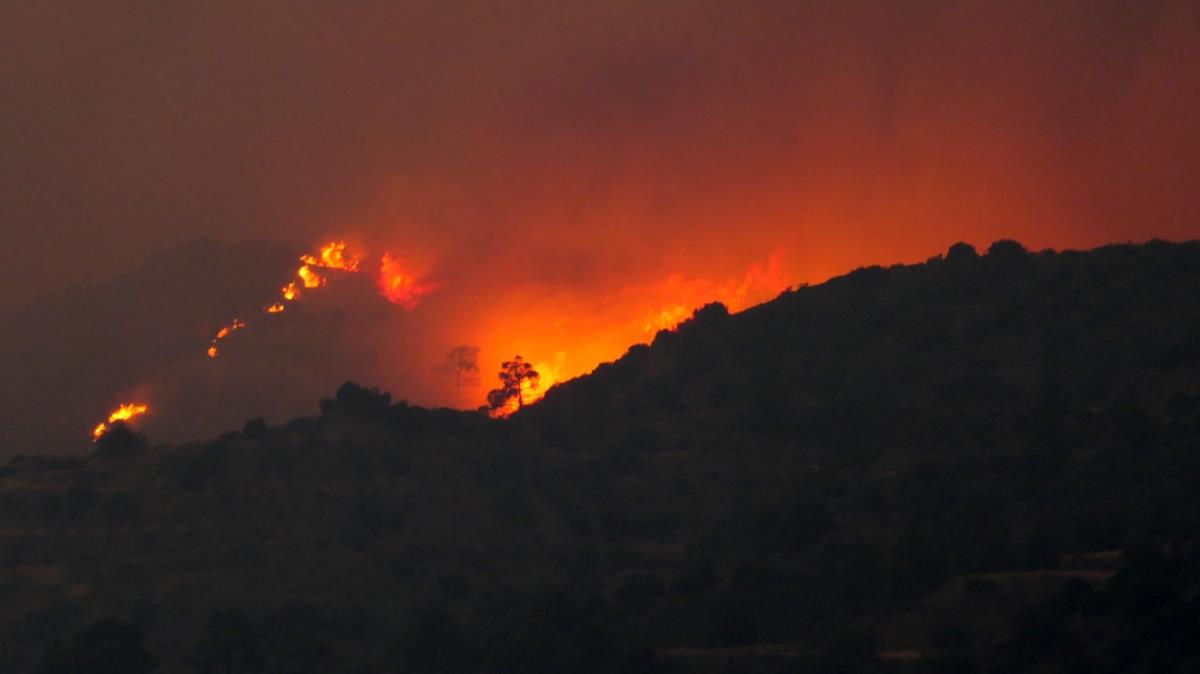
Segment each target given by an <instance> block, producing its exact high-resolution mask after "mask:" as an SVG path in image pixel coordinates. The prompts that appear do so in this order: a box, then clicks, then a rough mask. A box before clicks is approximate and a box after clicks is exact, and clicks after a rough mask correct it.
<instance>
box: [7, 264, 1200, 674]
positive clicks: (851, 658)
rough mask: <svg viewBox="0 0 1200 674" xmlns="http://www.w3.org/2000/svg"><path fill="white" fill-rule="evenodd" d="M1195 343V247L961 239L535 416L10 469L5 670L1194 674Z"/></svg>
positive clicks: (683, 336) (377, 399)
mask: <svg viewBox="0 0 1200 674" xmlns="http://www.w3.org/2000/svg"><path fill="white" fill-rule="evenodd" d="M1198 344H1200V244H1196V243H1185V244H1170V243H1163V242H1151V243H1148V244H1145V245H1123V246H1110V247H1106V248H1101V249H1098V250H1095V251H1090V252H1062V253H1054V252H1043V253H1030V252H1027V251H1025V250H1024V249H1023V248H1021V247H1020V245H1018V244H1016V243H1013V242H998V243H996V244H994V245H993V246H992V247H991V248H990V249H989V250H988V251H987V252H986V253H985V254H977V253H976V252H975V251H974V250H973V249H971V248H970V247H969V246H965V245H957V246H955V247H953V248H951V249H950V251H949V252H948V253H947V255H945V256H941V257H938V258H935V259H932V260H930V261H929V262H927V263H926V264H923V265H915V266H900V267H892V268H880V267H873V268H867V269H860V270H857V271H855V272H853V273H850V274H848V275H846V276H843V277H840V278H837V279H834V280H832V281H830V282H828V283H825V284H822V285H820V286H816V287H803V288H800V289H797V290H794V291H790V292H787V293H784V294H783V295H781V296H780V297H779V298H778V299H776V300H774V301H772V302H769V303H766V304H764V305H761V306H759V307H755V308H753V309H750V310H748V311H745V312H742V313H740V314H736V315H729V314H728V313H727V312H726V311H725V310H724V308H723V307H721V306H720V305H710V306H708V307H705V308H703V309H702V310H699V311H697V312H696V314H695V315H694V317H693V318H692V319H691V320H690V321H688V322H687V323H685V324H684V325H682V326H680V327H679V328H678V329H677V330H675V331H672V332H663V333H660V334H659V335H658V336H657V337H656V338H655V340H654V342H653V343H652V344H650V345H639V346H635V347H633V348H632V349H630V351H629V353H628V354H626V355H625V356H624V357H623V358H621V359H620V360H618V361H616V362H614V363H611V364H606V365H603V366H601V367H600V368H598V369H597V370H596V371H595V372H594V373H592V374H591V375H589V376H586V377H582V378H579V379H577V380H573V381H571V382H567V383H565V384H563V385H561V386H559V387H556V388H555V389H553V390H552V391H551V392H550V393H549V394H548V395H547V396H546V398H545V399H544V400H543V401H542V402H540V403H538V404H536V405H533V406H530V407H529V408H527V409H526V410H524V411H523V412H521V413H520V414H518V415H516V416H514V417H512V418H510V419H508V420H503V421H496V420H491V419H488V418H487V417H486V416H483V415H480V414H476V413H468V412H455V411H450V410H428V409H422V408H418V407H412V406H409V405H407V404H406V403H404V402H403V401H399V402H396V401H393V400H392V399H391V398H390V396H388V395H387V394H386V393H381V392H379V391H378V390H374V389H369V388H363V387H360V386H357V385H354V384H349V383H348V384H346V385H344V386H342V387H341V388H340V389H338V390H337V392H336V394H335V395H334V397H332V398H330V399H328V400H325V401H322V402H321V404H320V410H321V414H320V416H316V417H311V418H299V419H294V420H292V421H290V422H288V423H287V424H284V425H282V426H270V425H267V424H265V423H264V422H263V421H262V420H261V419H253V420H250V421H248V422H247V423H246V425H245V427H244V428H243V429H242V430H241V431H231V432H229V433H226V434H225V435H224V436H222V437H221V438H220V439H217V440H212V441H209V442H201V443H192V444H187V445H181V446H175V447H151V446H149V444H148V443H146V442H145V441H144V439H142V438H140V437H139V436H138V435H137V434H129V435H124V436H122V437H121V438H119V440H120V441H119V442H117V441H114V442H113V443H110V444H111V445H112V447H113V448H112V449H111V450H108V451H105V452H97V453H96V454H94V455H92V456H90V457H87V458H69V459H62V458H58V459H52V458H18V459H15V460H14V461H12V462H11V463H9V465H8V466H7V467H5V468H4V469H3V470H2V471H0V505H2V508H3V509H2V510H0V513H2V517H3V520H2V521H0V628H2V629H0V670H4V671H14V672H22V671H39V668H41V669H40V671H44V672H57V671H66V670H64V669H63V668H64V667H66V668H72V667H73V668H75V669H71V670H70V671H87V670H90V671H151V668H153V667H156V669H153V671H157V672H181V673H182V672H331V671H333V672H364V673H365V672H380V673H383V672H393V671H418V672H1030V671H1037V672H1128V671H1155V672H1160V671H1161V672H1172V671H1174V672H1185V671H1194V670H1195V668H1196V666H1197V665H1198V664H1200V645H1198V644H1200V641H1197V639H1196V638H1195V636H1196V634H1197V631H1196V630H1197V628H1200V599H1198V597H1200V548H1198V546H1197V543H1198V542H1200V538H1198V535H1197V533H1196V532H1197V531H1200V501H1198V500H1197V496H1196V495H1197V494H1200V472H1198V470H1197V469H1198V468H1200V465H1198V464H1200V452H1198V450H1200V447H1198V442H1197V440H1198V438H1200V347H1198V346H1197V345H1198ZM112 662H118V663H119V665H121V664H123V666H124V667H125V668H124V669H112V664H111V663H112ZM64 663H65V664H64ZM101 665H103V666H109V667H110V669H109V670H103V669H101V668H100V667H101Z"/></svg>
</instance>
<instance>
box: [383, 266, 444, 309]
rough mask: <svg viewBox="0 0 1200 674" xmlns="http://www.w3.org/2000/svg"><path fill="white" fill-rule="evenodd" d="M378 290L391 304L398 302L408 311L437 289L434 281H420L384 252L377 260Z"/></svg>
mask: <svg viewBox="0 0 1200 674" xmlns="http://www.w3.org/2000/svg"><path fill="white" fill-rule="evenodd" d="M377 284H378V285H379V291H380V292H381V293H383V296H384V297H386V298H387V299H388V301H389V302H391V303H392V304H398V305H400V306H402V307H404V308H405V309H408V310H409V311H412V310H413V309H416V308H417V305H419V304H420V303H421V300H422V299H423V298H424V297H425V296H426V295H428V294H429V293H432V292H433V291H434V290H437V287H438V286H437V284H436V283H420V282H418V281H417V279H416V277H414V276H411V275H410V274H408V273H407V272H405V271H404V269H403V268H402V267H401V261H400V260H399V259H397V258H394V257H392V255H391V253H384V254H383V258H382V259H381V260H380V261H379V277H378V279H377Z"/></svg>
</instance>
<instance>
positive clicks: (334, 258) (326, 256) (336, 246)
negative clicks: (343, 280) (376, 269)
mask: <svg viewBox="0 0 1200 674" xmlns="http://www.w3.org/2000/svg"><path fill="white" fill-rule="evenodd" d="M300 261H301V262H303V263H304V264H306V265H309V266H312V267H322V268H325V269H341V270H342V271H358V265H359V262H360V261H361V260H360V258H359V257H358V256H356V255H352V256H349V257H347V256H346V242H345V241H331V242H329V243H327V244H325V245H324V246H321V252H320V253H318V254H317V255H315V256H314V255H301V256H300ZM310 287H311V286H310Z"/></svg>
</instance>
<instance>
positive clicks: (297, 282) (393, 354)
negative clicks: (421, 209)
mask: <svg viewBox="0 0 1200 674" xmlns="http://www.w3.org/2000/svg"><path fill="white" fill-rule="evenodd" d="M783 257H784V256H783V251H782V250H776V251H775V252H773V253H772V254H771V255H769V256H768V257H767V258H765V259H764V260H762V261H760V262H755V263H752V264H751V265H750V266H749V268H748V269H747V271H746V272H745V273H744V274H740V275H737V276H732V277H729V278H725V279H711V278H705V277H695V276H689V275H686V274H683V273H668V274H666V275H664V276H662V277H660V280H658V281H652V282H649V283H629V284H626V285H622V286H619V287H612V288H607V289H603V290H602V291H601V292H595V291H589V292H582V291H564V292H558V293H554V294H546V293H527V292H526V290H525V289H524V288H522V287H520V286H519V285H514V287H513V289H512V294H511V295H509V294H502V295H501V296H500V297H496V298H494V299H493V300H491V301H489V302H487V303H485V304H480V298H479V297H477V296H476V295H475V294H474V293H473V292H472V290H473V287H472V283H471V281H470V279H463V280H461V281H455V280H454V279H453V278H450V279H449V280H446V281H442V280H434V277H433V274H432V273H431V272H429V271H423V272H418V271H415V270H418V269H426V270H428V269H431V268H432V269H434V270H436V269H438V267H437V266H432V267H430V266H421V265H413V264H410V263H409V261H408V260H406V259H404V258H401V257H399V256H397V255H394V254H393V253H392V252H390V251H385V252H383V253H382V254H379V255H378V256H377V257H375V258H374V259H375V260H377V263H374V264H372V263H369V262H368V261H367V260H368V259H369V258H370V256H369V253H368V251H367V250H366V249H365V248H360V247H353V246H351V245H349V244H347V243H346V241H345V240H342V239H334V240H330V241H328V242H326V243H324V244H322V245H320V246H317V247H315V248H314V250H313V252H310V253H306V254H303V255H299V256H298V257H297V258H296V260H297V262H298V264H297V265H296V266H295V267H294V271H293V272H292V278H291V279H288V280H286V281H285V282H284V283H283V284H282V285H281V286H278V287H279V288H280V290H279V295H278V296H277V297H276V298H275V299H274V300H272V301H270V302H269V303H267V304H258V306H259V307H260V312H259V315H258V318H251V319H249V320H247V319H243V318H240V317H238V318H233V319H232V320H230V321H229V322H227V323H225V324H223V325H221V326H220V327H219V328H217V329H216V331H215V333H212V334H213V336H212V337H211V338H210V339H209V343H208V346H207V355H208V357H209V358H210V359H218V357H219V356H226V355H228V354H230V353H241V354H242V356H241V357H240V358H239V362H238V364H236V365H231V367H233V368H235V369H232V370H229V369H226V368H225V367H220V366H217V365H214V366H213V367H218V369H217V370H215V371H213V372H211V373H204V372H202V371H198V370H194V368H193V367H191V366H186V367H184V370H183V372H182V373H180V374H174V375H163V376H160V377H158V378H157V380H158V382H159V383H158V386H157V388H158V390H160V391H169V392H171V393H169V394H162V395H163V397H164V398H165V399H164V400H162V401H161V403H162V404H159V405H158V407H159V408H160V410H161V409H164V408H170V407H178V406H186V407H190V408H196V406H199V407H200V408H204V407H207V406H209V405H211V404H212V401H213V400H215V399H219V400H221V406H222V407H223V408H225V409H227V410H228V412H227V414H228V416H229V417H232V418H234V419H236V418H237V416H235V415H238V416H240V415H244V414H245V413H248V411H243V412H239V411H238V408H237V407H236V405H235V402H234V398H230V397H229V395H230V393H231V392H230V391H228V388H229V387H241V388H244V387H245V386H246V385H247V383H248V382H245V381H242V380H243V375H242V374H241V373H247V374H248V373H249V372H261V374H258V375H254V378H255V379H256V380H258V381H260V382H264V383H263V385H267V382H271V381H279V382H281V383H282V382H283V381H285V379H281V377H289V376H291V375H287V374H286V373H287V372H288V371H295V372H297V373H298V374H299V371H296V370H295V368H296V367H298V366H299V367H302V368H304V369H307V370H312V371H313V372H314V373H324V372H326V371H328V373H329V377H328V378H326V377H325V376H324V375H321V377H320V378H319V381H321V382H323V383H324V382H328V381H329V380H330V379H336V378H340V377H344V376H347V375H348V374H349V373H350V372H358V373H360V375H362V376H371V377H374V378H376V379H378V380H380V381H383V382H385V383H387V384H388V385H389V386H390V387H392V388H395V389H397V390H403V391H405V392H406V396H408V397H411V398H413V399H415V400H416V401H418V402H421V403H424V404H443V405H448V406H452V407H458V408H465V409H475V408H478V407H480V405H481V404H482V405H484V407H485V408H486V409H487V410H488V412H489V413H490V414H491V415H492V416H495V417H503V416H508V415H509V414H512V413H514V412H516V411H517V410H519V409H520V408H521V407H523V406H525V405H529V404H532V403H536V402H537V401H539V400H540V399H541V398H542V397H543V396H544V395H545V394H546V392H547V391H548V390H549V389H550V388H551V387H553V386H554V385H555V384H557V383H560V382H562V381H565V380H566V379H570V378H572V377H575V376H578V375H581V374H585V373H586V372H589V371H591V370H592V369H593V368H594V367H595V366H596V365H598V364H600V363H602V362H605V361H609V360H612V359H614V358H616V357H618V356H619V355H621V353H623V352H624V350H625V349H626V348H627V347H628V345H629V344H632V343H637V342H644V341H648V340H649V339H650V338H652V337H653V335H654V333H655V332H657V331H659V330H670V329H673V328H674V327H675V326H676V325H677V324H678V323H679V322H680V321H682V320H684V319H686V318H687V317H688V316H690V314H691V312H692V310H693V309H695V308H696V307H698V306H701V305H703V304H705V303H707V302H711V301H720V302H723V303H725V304H726V305H727V306H729V307H730V308H731V309H732V310H735V311H736V310H739V309H742V308H745V307H747V306H750V305H751V304H754V303H757V302H759V301H763V300H766V299H769V298H770V297H773V296H774V295H776V294H778V293H779V292H780V291H782V290H783V289H785V288H786V287H787V285H788V284H787V282H786V278H787V277H786V275H785V273H784V269H783ZM356 279H360V281H356ZM335 287H337V288H340V290H335ZM503 288H504V287H503V285H497V286H495V287H493V288H492V289H490V290H492V292H495V290H496V289H501V290H503ZM368 289H370V290H369V291H368ZM369 294H373V295H375V296H377V297H378V298H382V299H384V300H386V303H380V302H375V303H374V304H371V303H370V302H369V301H368V298H367V295H369ZM430 298H438V300H437V301H436V302H434V303H432V304H431V305H430V307H429V311H425V312H422V316H421V318H420V319H416V318H404V315H405V314H408V313H410V312H412V311H413V310H415V309H417V308H418V307H419V306H421V305H422V304H423V303H425V302H427V301H429V300H430ZM299 303H313V304H311V307H312V308H311V309H310V310H309V312H308V313H305V312H299V313H296V312H295V311H293V310H292V308H293V307H295V306H297V305H298V304H299ZM371 306H375V307H376V308H370V307H371ZM387 307H391V308H399V309H400V310H401V311H399V312H396V311H390V310H387V309H385V308H387ZM312 311H317V312H318V313H316V314H314V313H312ZM327 312H333V313H327ZM320 315H328V316H329V317H330V318H333V317H334V316H335V315H336V316H340V317H342V318H340V319H337V322H334V323H328V324H325V323H323V320H324V319H321V321H322V322H321V323H313V321H314V320H318V319H317V317H318V316H320ZM346 321H349V322H346ZM267 327H270V330H268V331H267V332H266V333H263V332H262V331H263V330H265V329H266V328H267ZM247 331H251V332H254V333H255V334H256V335H259V337H258V338H257V341H256V340H255V339H252V340H250V341H246V340H245V339H244V338H239V339H234V338H235V337H236V336H237V335H240V334H242V333H245V332H247ZM399 334H403V335H406V340H405V341H402V342H396V341H395V340H396V337H397V335H399ZM337 335H341V337H338V336H337ZM329 339H335V340H338V341H342V342H343V343H342V344H340V345H338V346H335V345H334V344H333V343H329V346H328V349H329V350H328V351H326V347H321V350H322V351H326V353H327V355H324V356H322V355H317V354H316V353H315V352H313V351H312V348H313V346H314V345H315V344H316V343H319V342H322V341H327V340H329ZM261 340H266V342H262V343H261V344H265V343H268V342H269V343H271V344H273V345H274V346H272V347H271V348H270V350H269V352H264V351H263V348H264V347H263V346H262V345H261V344H260V342H261ZM314 340H315V341H314ZM234 342H238V343H237V344H234ZM463 343H470V344H472V345H477V346H471V347H464V346H455V345H456V344H458V345H461V344H463ZM235 346H236V347H237V348H233V347H235ZM464 348H472V349H474V352H473V353H474V354H475V356H474V358H475V360H474V361H473V370H472V373H471V375H472V376H470V377H468V378H467V379H465V380H464V379H463V377H462V376H461V375H462V372H461V371H457V370H455V369H454V368H450V369H446V368H437V367H429V366H427V365H423V364H424V363H435V362H438V361H439V360H441V359H442V356H441V354H445V353H446V352H447V351H453V350H455V349H464ZM231 349H232V351H231ZM290 353H295V354H297V357H298V358H303V362H302V363H301V362H297V363H296V364H295V365H292V364H288V363H289V358H290V356H289V354H290ZM305 353H309V354H310V355H308V356H302V355H300V354H305ZM371 353H375V354H379V355H378V356H376V357H374V359H371V358H365V359H363V358H360V359H358V360H359V361H360V362H359V363H358V364H354V363H350V362H345V363H343V361H344V359H345V357H346V356H351V357H353V355H354V354H363V355H366V354H371ZM513 354H525V355H527V356H528V360H526V359H525V358H522V357H521V356H517V357H516V358H513ZM222 360H223V359H222ZM372 360H373V361H374V365H369V363H370V362H372ZM513 363H520V364H521V365H522V366H524V367H525V368H527V371H526V372H524V374H522V375H521V376H517V377H515V378H511V377H510V378H511V381H510V380H506V379H505V377H506V376H509V375H511V374H512V373H510V372H509V370H510V365H512V364H513ZM187 372H192V373H191V374H187ZM496 373H499V378H500V388H499V389H497V388H495V386H496V379H495V378H494V377H495V376H496ZM196 377H201V378H203V379H204V380H210V381H209V383H204V384H201V385H199V386H196V385H195V384H188V383H186V382H188V381H193V382H195V378H196ZM316 381H317V380H314V383H313V386H314V387H316V386H317V384H316V383H315V382H316ZM289 388H291V387H289ZM204 396H207V398H208V399H209V401H207V402H206V401H205V400H204V399H203V397H204ZM168 399H169V400H168ZM287 399H288V395H286V394H285V395H284V396H282V398H281V401H286V400H287ZM296 411H299V410H296ZM177 413H179V414H182V407H181V409H180V410H177Z"/></svg>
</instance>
